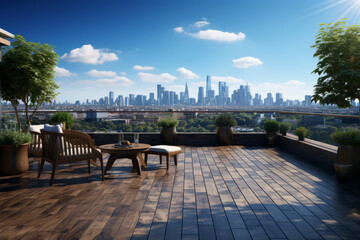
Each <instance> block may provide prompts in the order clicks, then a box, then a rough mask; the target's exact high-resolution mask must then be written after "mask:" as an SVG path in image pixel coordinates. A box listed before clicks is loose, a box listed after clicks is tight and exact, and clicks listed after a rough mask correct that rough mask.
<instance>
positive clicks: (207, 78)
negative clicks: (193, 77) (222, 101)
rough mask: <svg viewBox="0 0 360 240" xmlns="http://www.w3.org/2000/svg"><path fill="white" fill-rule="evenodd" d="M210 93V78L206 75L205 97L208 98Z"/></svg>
mask: <svg viewBox="0 0 360 240" xmlns="http://www.w3.org/2000/svg"><path fill="white" fill-rule="evenodd" d="M210 91H211V77H210V76H209V75H207V77H206V92H205V94H206V97H207V98H208V97H209V92H210Z"/></svg>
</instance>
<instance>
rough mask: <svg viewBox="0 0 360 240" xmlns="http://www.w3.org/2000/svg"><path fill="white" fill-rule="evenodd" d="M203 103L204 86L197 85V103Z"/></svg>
mask: <svg viewBox="0 0 360 240" xmlns="http://www.w3.org/2000/svg"><path fill="white" fill-rule="evenodd" d="M204 103H205V98H204V87H199V92H198V104H199V105H203V104H204Z"/></svg>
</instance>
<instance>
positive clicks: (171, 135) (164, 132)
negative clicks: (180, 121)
mask: <svg viewBox="0 0 360 240" xmlns="http://www.w3.org/2000/svg"><path fill="white" fill-rule="evenodd" d="M176 136H177V133H176V128H162V129H161V141H162V142H163V143H164V144H169V145H175V143H176Z"/></svg>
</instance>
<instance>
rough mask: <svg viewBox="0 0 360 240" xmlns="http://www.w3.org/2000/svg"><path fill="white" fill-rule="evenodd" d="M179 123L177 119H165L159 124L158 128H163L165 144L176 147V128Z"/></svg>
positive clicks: (162, 133)
mask: <svg viewBox="0 0 360 240" xmlns="http://www.w3.org/2000/svg"><path fill="white" fill-rule="evenodd" d="M178 124H179V121H178V120H176V119H175V118H164V119H162V120H160V121H159V122H158V126H159V127H161V128H162V129H161V140H162V141H163V142H164V143H165V144H170V145H174V144H175V143H176V136H177V133H176V127H177V125H178Z"/></svg>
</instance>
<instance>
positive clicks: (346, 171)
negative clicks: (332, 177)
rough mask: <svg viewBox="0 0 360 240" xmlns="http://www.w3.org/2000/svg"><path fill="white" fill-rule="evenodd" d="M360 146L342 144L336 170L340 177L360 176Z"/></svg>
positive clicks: (338, 153)
mask: <svg viewBox="0 0 360 240" xmlns="http://www.w3.org/2000/svg"><path fill="white" fill-rule="evenodd" d="M359 156H360V146H352V145H340V146H339V147H338V152H337V156H336V163H335V170H336V175H337V176H338V177H350V176H352V175H353V176H354V177H358V174H359V173H360V157H359Z"/></svg>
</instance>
